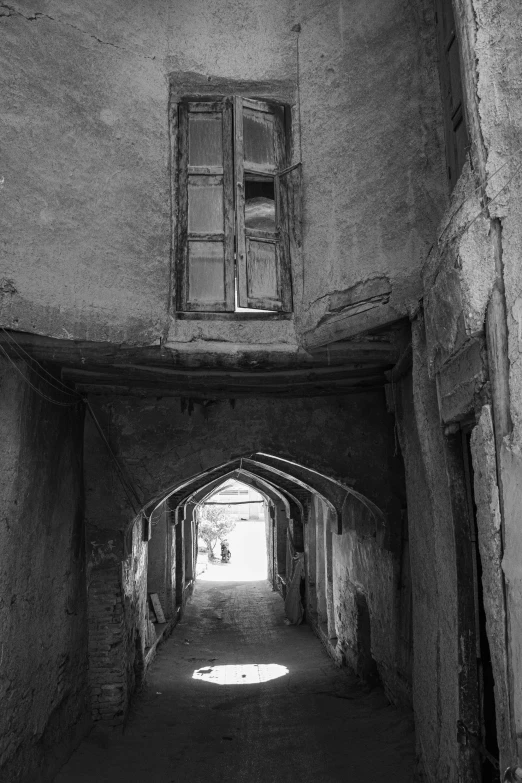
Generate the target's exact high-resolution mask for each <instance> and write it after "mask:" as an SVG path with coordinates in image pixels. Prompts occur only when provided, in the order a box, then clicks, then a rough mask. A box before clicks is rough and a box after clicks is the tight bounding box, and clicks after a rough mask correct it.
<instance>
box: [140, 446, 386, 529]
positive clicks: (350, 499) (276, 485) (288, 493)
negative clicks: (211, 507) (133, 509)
mask: <svg viewBox="0 0 522 783" xmlns="http://www.w3.org/2000/svg"><path fill="white" fill-rule="evenodd" d="M231 475H234V477H236V478H240V477H241V475H244V477H245V480H246V479H248V478H249V477H251V476H252V477H255V479H256V480H257V481H260V482H263V483H264V485H265V486H267V487H271V488H272V490H273V491H274V490H277V491H278V492H279V493H280V494H283V495H284V496H285V497H286V498H287V501H288V502H289V504H290V508H291V513H292V514H293V515H295V514H296V512H298V511H299V507H301V509H302V508H305V507H306V506H307V505H308V504H309V503H310V500H311V497H312V496H313V495H317V496H318V497H320V498H321V499H322V500H323V501H324V502H325V503H326V504H327V505H328V506H330V508H331V509H332V511H333V512H334V514H335V517H336V520H337V524H336V530H337V532H338V533H342V529H343V519H344V520H345V523H347V524H348V525H349V526H350V527H352V526H355V523H356V520H357V518H358V517H360V516H361V515H362V516H364V517H372V518H373V521H374V524H378V525H382V524H384V515H383V513H382V512H381V511H380V509H379V508H377V506H375V504H374V503H372V502H371V501H369V500H368V499H367V498H366V497H364V495H361V494H360V493H358V492H356V491H355V490H353V489H352V488H351V487H348V486H346V485H344V484H342V483H341V482H339V481H337V480H336V479H333V478H330V477H329V476H326V475H324V474H322V473H319V472H318V471H315V470H313V469H311V468H308V467H306V466H305V465H301V464H299V463H296V462H292V461H290V460H287V459H284V458H281V457H277V456H274V455H271V454H264V453H257V452H256V453H254V454H249V455H245V456H243V457H237V458H236V459H234V460H230V461H228V462H226V463H223V464H221V465H217V466H215V467H213V468H209V469H208V470H205V471H201V472H200V473H198V474H196V475H193V476H191V477H189V478H187V479H186V480H185V481H183V482H182V483H180V484H177V485H176V486H174V487H170V488H168V489H167V490H166V491H165V492H164V493H162V496H161V497H156V498H155V499H154V500H152V501H151V502H150V503H148V504H147V506H146V507H145V508H144V511H145V513H146V514H147V515H150V514H151V513H152V512H153V510H154V509H155V508H156V506H158V505H159V503H161V502H163V501H164V500H165V499H167V498H169V505H170V506H171V507H177V506H180V505H182V504H183V503H185V502H186V501H187V499H188V498H189V497H191V496H193V495H195V494H196V493H199V491H200V490H204V489H206V488H208V487H210V486H212V485H214V486H217V485H218V484H219V483H222V482H223V480H225V478H228V477H230V476H231ZM202 494H203V493H202ZM294 509H295V510H294ZM296 518H297V517H296Z"/></svg>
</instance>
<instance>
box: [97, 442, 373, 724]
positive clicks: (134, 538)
mask: <svg viewBox="0 0 522 783" xmlns="http://www.w3.org/2000/svg"><path fill="white" fill-rule="evenodd" d="M232 479H233V480H235V481H239V482H241V483H242V484H245V485H247V486H249V487H251V488H252V489H254V490H256V491H257V492H259V493H260V494H261V495H262V497H263V498H264V500H265V508H266V511H267V513H266V546H267V562H268V578H269V580H270V582H271V584H272V587H273V589H275V590H277V591H279V592H280V593H281V595H282V596H283V598H284V597H285V594H286V590H287V586H288V584H289V581H290V579H291V577H292V571H293V563H294V555H295V554H296V553H302V554H303V557H304V564H305V576H306V578H305V591H304V595H303V599H304V609H305V616H306V619H307V621H308V622H309V623H310V625H311V626H312V627H313V628H314V630H315V631H316V633H317V634H318V635H319V636H320V638H321V639H322V641H323V642H324V643H325V645H326V646H327V647H328V649H329V651H330V652H331V654H332V655H333V657H334V658H336V659H337V660H338V662H339V663H343V662H349V663H350V664H351V665H353V666H355V668H356V669H357V668H358V669H359V670H360V672H362V673H363V672H364V671H366V670H369V669H370V668H372V666H375V664H372V658H371V655H372V653H371V643H370V642H369V638H366V641H365V642H364V643H363V640H362V637H361V634H363V632H364V633H365V634H366V636H367V637H369V626H368V616H366V617H365V618H363V620H360V621H359V622H358V621H357V618H356V620H355V624H354V622H353V617H352V615H353V611H354V609H353V607H355V611H356V613H357V611H359V610H358V609H357V607H359V608H360V605H361V601H362V602H363V603H365V602H366V599H365V598H361V596H363V595H364V592H365V586H364V585H359V586H357V585H356V584H355V583H354V584H351V583H350V585H349V586H348V587H347V579H346V575H345V574H344V572H343V573H341V572H342V568H341V567H340V566H339V563H340V562H341V561H342V562H345V561H347V558H348V559H349V557H351V556H352V555H351V554H349V552H348V550H349V548H350V546H351V544H350V541H351V539H352V536H354V535H355V536H356V537H357V536H367V537H370V540H371V541H375V542H377V541H378V540H379V539H382V540H384V539H383V536H382V533H383V531H385V530H386V518H385V515H384V513H383V512H382V511H381V510H380V509H379V508H377V506H375V504H374V503H372V502H371V501H370V500H369V499H368V498H366V497H364V496H363V495H361V494H360V493H358V492H356V491H355V490H354V489H353V488H352V487H350V486H348V485H347V484H344V483H342V482H341V481H339V480H337V479H335V478H332V477H329V476H327V475H325V474H323V473H320V472H319V471H317V470H315V469H312V468H310V467H308V466H306V465H304V464H302V463H298V462H293V461H291V460H289V459H287V458H283V457H280V456H278V455H274V454H268V453H264V452H255V453H249V454H244V455H242V456H239V457H236V458H234V459H232V460H228V461H226V462H223V463H221V464H219V465H216V466H213V467H211V468H208V469H205V470H201V471H200V472H198V473H196V474H193V475H191V476H188V477H186V478H184V479H182V480H181V481H177V482H176V483H175V484H174V485H172V486H169V487H167V488H165V489H164V490H163V491H161V493H158V494H157V495H156V496H155V497H153V498H152V499H151V500H150V501H149V502H147V503H146V504H145V506H144V507H143V508H142V510H141V512H140V513H139V514H138V516H137V517H135V518H134V519H133V520H132V521H131V522H130V523H129V525H128V530H127V533H126V539H127V540H128V541H129V544H128V551H127V552H126V553H124V563H123V566H124V567H123V576H122V592H123V593H124V594H125V595H127V596H129V597H130V598H129V600H128V601H126V607H127V617H126V624H125V633H126V634H127V641H126V644H125V648H126V650H127V652H128V655H130V657H132V661H130V660H128V661H127V664H126V671H127V676H126V677H125V675H124V686H126V687H124V688H123V689H122V693H121V698H120V699H119V700H118V702H116V700H115V701H114V711H115V714H116V710H117V718H115V720H116V719H119V718H121V719H123V717H124V715H125V713H126V710H127V708H128V704H129V701H130V697H131V695H132V691H133V690H134V688H135V687H136V685H137V684H139V683H140V682H141V681H142V679H143V677H144V674H145V670H146V667H147V665H148V664H149V663H150V661H151V660H152V659H153V657H154V654H155V650H156V648H157V644H158V642H159V640H160V639H161V638H163V636H165V635H166V634H168V632H169V631H170V630H171V629H172V627H173V626H174V625H175V624H176V622H177V621H178V620H179V619H180V617H181V616H182V614H183V610H184V606H185V604H186V602H187V600H188V599H189V597H190V595H191V593H192V590H193V589H194V583H195V579H196V562H197V550H198V546H197V542H198V535H197V509H198V508H199V507H200V506H201V505H202V504H204V503H205V500H207V499H208V498H209V497H210V496H211V495H212V494H213V493H215V492H216V491H217V490H218V489H219V487H220V486H222V485H223V484H225V483H226V482H227V481H230V480H232ZM140 532H141V535H140ZM343 548H344V549H343ZM344 550H346V551H344ZM343 552H344V554H343ZM125 563H127V565H125ZM131 564H132V565H131ZM103 567H104V568H106V563H104V565H103ZM104 578H105V576H103V577H102V576H101V574H100V573H96V567H95V568H94V570H93V572H92V573H91V583H92V584H94V585H96V584H97V581H96V580H97V579H98V580H102V581H103V579H104ZM99 595H100V593H99V591H98V592H97V593H96V598H97V600H98V604H97V607H96V608H97V610H98V607H99ZM152 595H155V596H157V597H158V599H159V603H160V607H161V610H162V615H164V616H161V614H157V615H156V616H155V617H154V612H152V607H151V603H150V599H151V596H152ZM359 614H360V611H359ZM366 615H368V612H366ZM153 619H154V620H155V621H156V622H154V623H153V622H152V620H153ZM363 621H364V622H366V629H363ZM113 632H114V629H113ZM359 637H361V638H359ZM111 639H112V641H111V647H114V645H115V642H114V635H113V636H112V637H111ZM120 653H121V650H120V651H119V652H118V654H120ZM94 655H95V656H96V658H95V663H96V667H93V670H94V671H95V672H96V673H95V675H94V682H93V686H94V687H96V686H97V681H98V680H99V674H100V656H99V655H98V651H97V650H96V649H94ZM106 665H107V671H112V670H113V669H114V661H113V660H111V657H110V656H108V657H107V659H106ZM103 708H104V712H103V715H104V719H105V720H106V719H107V714H108V712H110V709H111V705H110V704H109V705H107V704H105V705H104V706H103Z"/></svg>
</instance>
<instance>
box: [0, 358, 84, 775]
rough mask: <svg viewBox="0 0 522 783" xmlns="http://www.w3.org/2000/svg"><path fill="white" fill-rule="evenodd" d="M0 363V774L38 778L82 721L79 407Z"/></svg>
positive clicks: (55, 765) (72, 740)
mask: <svg viewBox="0 0 522 783" xmlns="http://www.w3.org/2000/svg"><path fill="white" fill-rule="evenodd" d="M17 368H18V370H16V369H15V368H13V366H12V365H11V364H7V363H6V362H5V360H3V359H2V360H0V411H1V415H0V442H1V443H2V456H1V460H2V464H1V470H0V504H1V512H0V518H1V524H0V550H1V552H2V556H1V568H0V627H1V628H2V644H1V659H2V664H1V666H2V678H1V681H0V701H1V704H2V708H1V710H0V778H1V779H2V781H5V783H10V782H11V781H13V783H14V781H23V782H24V783H29V782H30V783H35V782H41V783H47V781H49V780H51V779H52V777H53V775H54V774H55V773H56V771H57V770H58V769H59V768H60V766H61V765H62V764H63V763H64V761H65V760H66V759H67V757H68V755H69V754H70V753H71V751H72V750H73V749H74V747H75V746H76V744H77V743H78V742H79V741H80V739H81V737H82V736H83V734H84V733H85V732H86V731H87V729H88V727H89V710H88V689H87V612H86V594H85V548H84V528H83V524H84V521H83V483H82V448H81V443H82V431H83V409H82V408H81V407H80V406H77V405H75V406H70V407H69V406H65V405H54V404H53V403H51V402H49V401H47V400H44V399H42V398H41V397H40V396H39V395H38V394H37V393H36V391H33V390H32V389H30V388H29V386H28V385H27V384H28V382H30V383H31V384H33V386H34V387H35V389H36V390H39V391H41V392H42V393H43V394H45V395H46V396H47V397H52V398H53V399H56V400H58V401H59V402H61V403H64V402H65V401H67V400H68V401H70V397H69V398H67V396H66V395H63V394H61V393H60V392H59V391H57V390H55V389H53V388H52V387H49V385H48V384H47V383H45V382H43V381H41V380H39V378H38V377H37V376H36V375H35V374H34V373H32V372H31V371H30V370H29V369H28V367H27V366H26V365H23V364H21V363H19V364H17Z"/></svg>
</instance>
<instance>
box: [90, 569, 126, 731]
mask: <svg viewBox="0 0 522 783" xmlns="http://www.w3.org/2000/svg"><path fill="white" fill-rule="evenodd" d="M93 577H94V578H93V579H92V581H91V583H90V586H89V602H88V606H89V672H90V690H91V703H92V717H93V720H95V721H99V720H102V721H104V722H107V723H109V724H111V725H117V724H119V723H121V722H122V721H123V720H124V717H125V712H126V707H127V677H126V672H125V658H124V656H123V654H122V653H123V649H124V628H125V623H124V607H123V603H122V596H121V568H120V567H118V566H111V567H106V568H99V569H97V571H96V574H95V575H93Z"/></svg>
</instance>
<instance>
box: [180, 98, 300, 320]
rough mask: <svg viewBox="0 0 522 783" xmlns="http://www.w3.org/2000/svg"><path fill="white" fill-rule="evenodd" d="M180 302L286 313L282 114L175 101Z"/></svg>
mask: <svg viewBox="0 0 522 783" xmlns="http://www.w3.org/2000/svg"><path fill="white" fill-rule="evenodd" d="M178 119H179V130H178V138H179V146H178V187H179V196H178V199H179V200H178V227H177V248H178V249H177V256H178V258H177V269H178V272H177V289H178V297H177V307H178V309H179V310H181V311H207V312H234V311H236V312H237V311H238V310H241V309H243V308H246V309H255V310H267V311H279V312H289V311H290V310H291V279H290V252H291V243H290V234H291V230H290V229H291V225H290V223H291V220H292V210H291V209H290V208H289V205H290V204H293V203H294V199H293V196H294V193H293V190H292V192H291V193H290V196H291V197H289V192H287V191H288V188H289V187H290V185H291V182H290V178H289V177H288V172H287V171H285V167H287V147H288V145H287V134H286V131H285V111H284V108H283V107H282V106H274V105H272V104H269V103H266V102H263V101H254V100H250V99H246V98H238V97H236V98H234V99H232V98H224V99H223V100H218V101H212V102H210V101H209V102H205V101H200V102H196V101H186V102H183V103H181V104H180V105H179V108H178Z"/></svg>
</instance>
